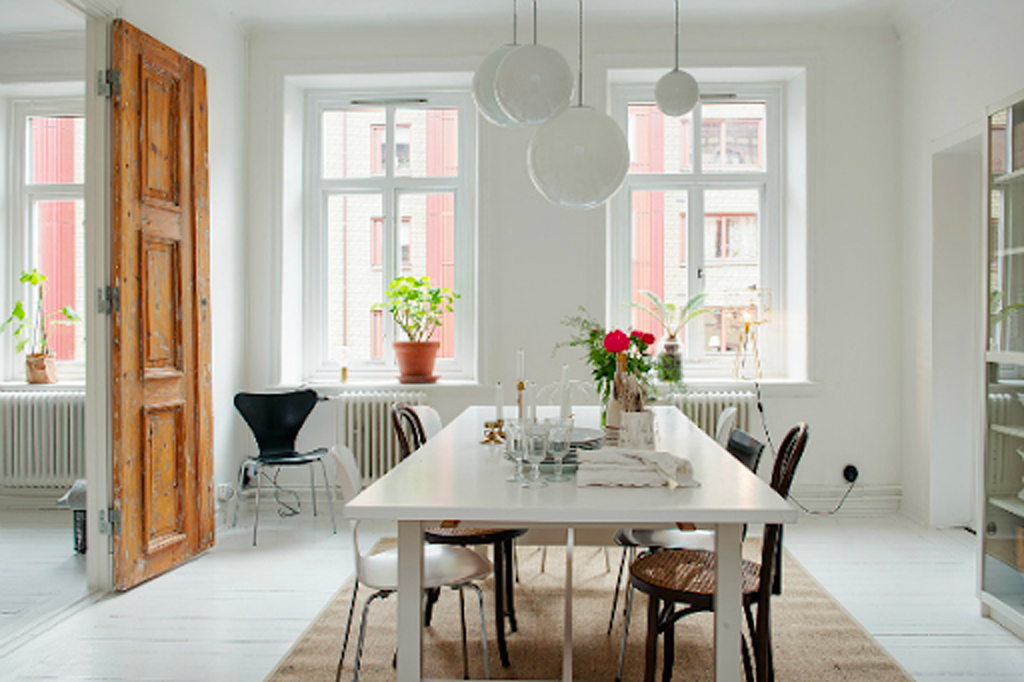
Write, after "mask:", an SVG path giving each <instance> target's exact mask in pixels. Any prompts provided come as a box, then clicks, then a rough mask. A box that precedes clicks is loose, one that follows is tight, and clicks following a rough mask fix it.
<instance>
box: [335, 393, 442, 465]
mask: <svg viewBox="0 0 1024 682" xmlns="http://www.w3.org/2000/svg"><path fill="white" fill-rule="evenodd" d="M425 398H426V394H425V393H422V392H419V391H372V392H364V393H342V394H339V395H335V396H331V403H332V404H333V405H334V407H335V410H336V412H335V415H336V416H335V419H336V425H337V426H336V428H337V439H338V443H340V444H342V445H345V446H347V447H348V448H349V449H350V450H351V451H352V453H353V454H354V455H355V457H356V461H357V462H358V463H359V473H360V474H361V475H362V477H363V482H364V483H370V482H372V481H375V480H377V479H378V478H380V477H381V476H383V475H384V474H386V473H387V472H388V471H390V470H391V468H392V467H393V466H395V465H396V464H398V439H397V437H396V436H395V429H394V426H393V425H392V423H391V406H392V405H394V404H395V403H406V404H409V405H419V404H421V403H422V402H423V400H424V399H425Z"/></svg>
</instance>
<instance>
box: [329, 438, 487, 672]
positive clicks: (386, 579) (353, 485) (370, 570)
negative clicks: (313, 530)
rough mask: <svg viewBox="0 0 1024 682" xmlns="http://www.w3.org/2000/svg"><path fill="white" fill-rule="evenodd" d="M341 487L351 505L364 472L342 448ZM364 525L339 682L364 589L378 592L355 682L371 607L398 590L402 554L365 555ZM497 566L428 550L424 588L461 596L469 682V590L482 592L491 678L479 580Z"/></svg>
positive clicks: (355, 541) (437, 548) (445, 548)
mask: <svg viewBox="0 0 1024 682" xmlns="http://www.w3.org/2000/svg"><path fill="white" fill-rule="evenodd" d="M339 460H340V464H341V466H339V467H338V468H339V476H338V478H339V481H338V482H339V485H340V486H341V489H342V493H343V494H344V496H345V501H346V502H348V501H349V500H351V499H352V498H354V497H355V496H356V495H357V494H358V492H359V488H360V483H359V481H360V478H359V468H358V465H357V464H356V461H355V458H354V457H353V456H352V452H351V451H349V450H348V449H342V450H341V452H340V453H339ZM358 529H359V523H358V522H357V523H355V524H353V526H352V549H353V552H354V553H355V563H356V579H355V584H354V585H353V586H352V601H351V602H350V604H349V607H348V619H347V621H346V623H345V636H344V639H343V641H342V645H341V654H340V655H339V656H338V669H337V673H336V675H335V679H336V680H340V679H341V669H342V664H343V663H344V661H345V652H346V650H347V649H348V640H349V634H350V633H351V630H352V616H353V614H354V612H355V606H356V595H357V593H358V592H359V587H360V586H366V587H369V588H371V589H373V590H375V592H374V593H373V594H372V595H370V597H369V599H367V600H366V604H365V605H364V606H363V614H362V617H361V620H360V623H359V639H358V643H357V646H356V660H355V664H354V671H353V675H352V679H353V682H355V681H356V680H358V679H359V664H360V661H361V658H362V653H363V641H364V638H365V636H366V617H367V614H368V612H369V610H370V604H372V603H373V602H374V601H375V600H377V599H386V598H387V597H389V596H391V595H392V594H394V593H396V592H397V591H398V552H397V550H393V549H392V550H388V551H385V552H380V553H377V554H369V555H365V554H363V553H362V552H361V551H360V550H359V532H358ZM492 570H493V569H492V566H491V562H490V561H488V560H487V559H485V558H484V557H482V556H480V555H479V554H477V553H476V552H474V551H473V550H471V549H466V548H465V547H458V546H452V545H427V546H426V547H424V548H423V587H424V589H428V590H429V589H439V588H442V587H448V588H451V589H453V590H456V591H457V592H458V593H459V612H460V615H461V619H462V668H463V675H464V677H465V679H469V656H468V650H467V644H466V610H465V601H464V595H463V588H467V587H468V588H470V589H472V590H473V591H474V592H476V595H477V600H478V602H479V604H480V639H481V641H482V642H483V652H484V674H485V676H486V677H487V679H490V677H491V667H490V660H489V659H488V655H487V626H486V623H485V619H484V597H483V593H482V592H481V591H480V588H479V587H478V586H477V585H476V581H478V580H483V579H485V578H486V577H487V576H489V575H490V574H491V571H492Z"/></svg>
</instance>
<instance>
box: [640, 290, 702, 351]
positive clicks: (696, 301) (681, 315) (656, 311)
mask: <svg viewBox="0 0 1024 682" xmlns="http://www.w3.org/2000/svg"><path fill="white" fill-rule="evenodd" d="M640 293H641V294H643V295H644V296H646V297H647V298H648V299H649V300H650V301H651V305H650V307H648V306H645V305H643V304H642V303H632V304H631V305H632V306H633V307H634V308H639V309H640V310H643V311H645V312H647V313H648V314H650V315H651V317H653V318H654V319H655V320H657V321H658V322H659V323H660V324H661V326H662V327H664V328H665V334H666V335H667V336H668V337H669V338H672V339H674V338H677V337H678V336H679V333H680V332H681V331H683V328H684V327H686V325H687V323H689V321H690V320H692V319H693V318H695V317H697V316H698V315H703V314H704V313H709V312H711V311H710V310H708V309H707V308H701V307H700V306H701V304H702V303H703V302H704V299H705V298H706V297H707V294H694V295H693V296H691V297H690V298H689V300H687V301H686V303H684V304H683V305H676V304H675V303H669V302H666V301H663V300H662V299H661V297H660V296H658V295H657V294H656V293H654V292H653V291H648V290H647V289H642V290H641V291H640Z"/></svg>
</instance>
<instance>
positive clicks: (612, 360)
mask: <svg viewBox="0 0 1024 682" xmlns="http://www.w3.org/2000/svg"><path fill="white" fill-rule="evenodd" d="M579 310H580V314H578V315H569V316H567V317H565V318H564V319H563V320H562V324H564V325H565V326H566V327H569V329H570V330H571V334H570V337H569V340H568V341H562V342H559V343H557V344H555V351H557V350H558V349H559V348H563V347H567V346H568V347H573V348H581V349H582V350H583V353H584V355H583V359H584V360H585V361H586V362H587V364H589V365H590V375H591V376H592V377H593V379H594V384H595V385H596V386H597V390H598V393H600V395H601V400H602V401H607V400H608V398H609V396H610V395H611V392H612V386H613V384H614V382H615V368H616V356H617V355H618V354H619V353H622V354H624V356H625V359H626V368H625V371H626V373H627V374H632V375H633V376H634V377H636V378H637V381H638V382H639V384H640V386H641V388H642V389H643V391H644V394H645V396H646V398H647V402H649V401H650V399H652V398H653V397H654V396H655V395H656V391H655V388H654V384H653V382H652V381H651V377H652V374H653V369H654V358H653V357H651V355H650V354H649V353H648V349H649V347H650V345H651V344H653V343H654V337H653V336H652V335H651V334H648V333H646V332H640V331H636V330H634V331H631V332H630V333H629V334H628V335H627V334H626V333H625V332H622V331H619V330H617V329H613V330H611V331H606V330H605V329H604V327H603V325H601V323H599V322H598V321H597V320H595V319H594V318H593V316H592V315H590V313H588V312H587V311H586V309H585V308H582V307H581V308H580V309H579Z"/></svg>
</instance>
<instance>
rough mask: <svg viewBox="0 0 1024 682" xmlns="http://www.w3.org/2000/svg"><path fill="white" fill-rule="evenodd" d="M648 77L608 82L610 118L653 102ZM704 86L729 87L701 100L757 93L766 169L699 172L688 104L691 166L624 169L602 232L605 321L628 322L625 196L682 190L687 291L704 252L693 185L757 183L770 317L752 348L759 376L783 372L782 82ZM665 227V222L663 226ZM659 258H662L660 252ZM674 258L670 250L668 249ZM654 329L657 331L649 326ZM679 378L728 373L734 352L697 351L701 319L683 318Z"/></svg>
mask: <svg viewBox="0 0 1024 682" xmlns="http://www.w3.org/2000/svg"><path fill="white" fill-rule="evenodd" d="M653 89H654V83H653V82H652V83H650V84H644V85H640V84H628V85H617V86H613V87H612V107H613V113H612V116H613V118H614V119H615V120H616V121H617V122H618V123H619V125H621V126H622V128H623V130H626V129H627V126H628V115H627V106H628V104H629V103H630V102H653V101H654V97H653V96H652V95H653ZM701 89H702V90H703V91H704V92H714V93H730V94H731V95H735V97H734V98H732V97H730V98H729V99H724V98H723V99H721V100H717V99H711V98H708V99H705V100H702V102H703V103H708V104H711V103H715V102H717V101H724V102H729V101H732V99H735V100H736V101H737V102H742V101H745V100H749V99H756V100H763V101H764V102H765V106H766V115H765V119H766V120H765V170H764V171H763V172H752V171H744V172H739V173H721V172H709V173H704V172H702V169H701V163H702V159H701V145H700V131H701V111H700V107H697V108H696V109H695V110H694V114H693V123H692V134H693V136H694V137H693V138H692V139H693V144H691V149H692V153H693V160H692V170H691V172H689V173H645V174H629V175H627V176H626V181H625V183H624V185H623V187H622V189H621V190H620V191H619V192H618V193H617V194H616V196H615V197H614V198H613V200H612V207H611V212H610V220H609V231H608V271H609V278H608V280H609V284H608V288H609V291H608V301H609V304H608V309H607V311H606V317H607V319H608V323H609V324H610V325H612V326H615V327H620V328H628V327H629V326H630V325H631V323H632V308H631V307H630V305H629V302H630V301H631V300H632V291H631V289H632V276H631V275H632V272H631V270H632V260H633V248H632V239H631V237H632V224H631V221H632V215H631V213H632V212H631V203H632V195H633V192H634V191H658V190H665V191H689V203H688V210H687V244H686V252H687V260H688V265H690V266H691V267H688V268H687V270H688V272H687V276H688V286H687V290H688V291H690V292H697V291H701V290H702V285H701V282H700V279H699V273H698V270H699V268H698V267H692V266H693V264H694V263H695V262H697V263H702V262H703V258H704V223H703V218H704V206H703V193H702V192H694V191H692V190H694V189H700V190H705V191H706V190H715V189H749V188H754V187H759V188H761V206H760V213H761V224H760V261H761V263H760V282H759V284H758V286H759V287H760V288H761V289H762V290H766V291H768V292H769V293H770V298H771V301H770V305H771V308H772V309H773V313H772V322H771V323H770V324H765V325H762V326H761V328H760V329H759V330H758V334H759V336H758V349H759V355H760V356H761V363H762V372H763V376H764V377H765V378H782V377H785V375H786V367H785V353H784V340H785V338H786V336H785V328H784V327H785V324H784V319H783V318H784V317H785V316H782V315H777V314H775V312H776V311H777V310H778V309H779V305H780V303H781V302H782V301H783V300H784V297H785V292H784V291H783V289H782V284H783V281H784V278H783V276H782V267H783V253H782V248H781V244H782V241H783V216H782V196H783V189H784V188H783V186H782V183H783V169H784V168H785V151H786V150H785V147H784V145H783V137H782V126H783V120H784V116H785V111H784V105H785V102H784V97H783V86H782V85H781V84H775V83H701ZM666 229H667V225H666ZM666 257H669V255H668V254H666ZM673 258H674V256H673ZM654 331H655V332H656V333H660V332H661V330H654ZM687 334H688V336H687V339H688V341H687V343H686V348H685V353H686V356H685V367H684V379H685V380H686V381H691V380H694V379H697V380H700V379H710V380H714V381H719V380H730V379H732V378H733V369H734V364H735V354H734V353H723V354H721V355H715V356H711V355H704V354H703V349H704V328H703V324H702V319H701V318H697V319H696V320H694V321H693V322H691V323H690V324H689V325H687Z"/></svg>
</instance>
